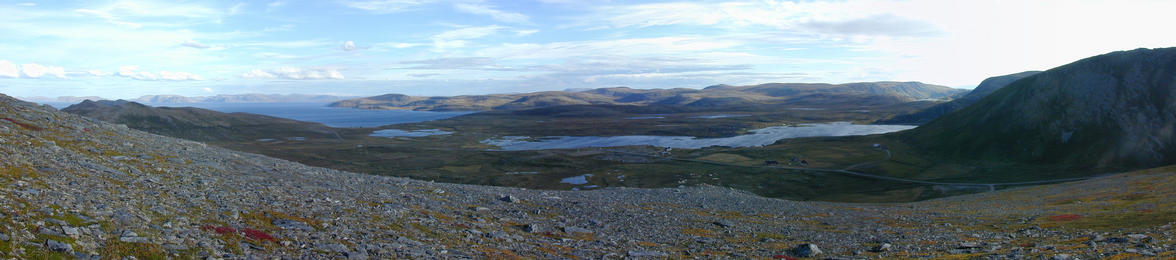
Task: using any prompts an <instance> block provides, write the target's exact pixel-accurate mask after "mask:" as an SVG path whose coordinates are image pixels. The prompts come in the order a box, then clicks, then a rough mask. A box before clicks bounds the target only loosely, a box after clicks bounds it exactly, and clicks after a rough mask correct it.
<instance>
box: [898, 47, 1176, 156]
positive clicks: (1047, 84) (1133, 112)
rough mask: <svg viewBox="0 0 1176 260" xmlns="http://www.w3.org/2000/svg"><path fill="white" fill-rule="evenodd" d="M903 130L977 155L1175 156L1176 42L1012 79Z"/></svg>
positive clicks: (952, 151) (922, 142)
mask: <svg viewBox="0 0 1176 260" xmlns="http://www.w3.org/2000/svg"><path fill="white" fill-rule="evenodd" d="M901 135H902V136H903V137H904V138H905V139H906V140H907V141H908V142H910V143H912V144H914V145H916V146H919V147H922V148H924V149H927V150H929V151H932V152H934V153H939V154H944V155H948V156H954V157H957V158H966V159H974V160H992V161H1019V162H1031V163H1051V164H1054V163H1060V164H1066V165H1073V166H1076V167H1105V168H1143V167H1150V166H1157V165H1166V164H1173V163H1176V48H1164V49H1137V50H1131V51H1119V52H1112V53H1108V54H1103V55H1099V56H1094V57H1090V58H1086V59H1083V60H1079V61H1076V62H1074V63H1070V64H1067V65H1064V66H1060V67H1057V68H1054V69H1050V70H1048V71H1045V72H1041V73H1038V74H1036V75H1033V76H1029V77H1026V78H1023V79H1020V80H1017V81H1015V82H1013V83H1012V84H1010V85H1008V86H1006V87H1004V88H1001V89H999V90H996V91H995V92H993V93H992V94H990V95H988V96H987V97H985V98H983V99H981V100H980V101H979V102H977V103H976V104H974V105H972V106H969V107H967V108H964V109H962V110H959V111H956V112H952V113H949V114H947V115H944V116H942V117H940V118H938V119H935V120H934V121H931V122H930V123H927V124H925V125H922V126H920V127H918V128H916V129H913V130H910V131H907V132H903V133H901Z"/></svg>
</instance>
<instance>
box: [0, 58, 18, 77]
mask: <svg viewBox="0 0 1176 260" xmlns="http://www.w3.org/2000/svg"><path fill="white" fill-rule="evenodd" d="M0 77H4V78H17V77H20V68H17V67H16V64H14V63H12V62H11V61H8V60H0Z"/></svg>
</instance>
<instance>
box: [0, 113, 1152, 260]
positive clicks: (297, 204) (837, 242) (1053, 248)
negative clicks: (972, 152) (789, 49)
mask: <svg viewBox="0 0 1176 260" xmlns="http://www.w3.org/2000/svg"><path fill="white" fill-rule="evenodd" d="M0 154H3V155H4V156H3V160H2V161H0V215H3V216H4V218H2V219H0V256H3V257H9V258H42V257H54V256H64V257H71V256H72V257H77V258H92V259H98V258H103V259H105V258H109V257H118V256H136V257H138V258H166V257H175V258H231V259H237V258H274V257H277V258H290V259H322V258H348V259H366V258H373V259H389V258H425V259H429V258H441V259H461V258H477V259H481V258H516V257H521V258H594V259H595V258H739V259H745V258H776V259H780V258H793V257H818V258H826V257H830V258H851V259H852V258H878V257H883V258H896V257H915V258H933V257H961V258H1050V259H1074V258H1104V257H1156V258H1169V259H1170V258H1173V257H1174V256H1173V250H1174V249H1176V248H1173V247H1172V244H1176V243H1174V242H1173V240H1172V239H1173V237H1176V236H1173V235H1172V233H1173V232H1174V231H1176V230H1174V229H1173V225H1172V224H1173V223H1172V222H1176V212H1174V211H1172V208H1176V207H1174V206H1176V195H1174V193H1176V192H1172V191H1174V190H1176V176H1174V174H1173V172H1176V170H1174V169H1158V170H1152V171H1147V172H1136V173H1130V174H1120V175H1113V176H1109V177H1101V178H1096V179H1092V180H1088V181H1082V182H1075V183H1065V184H1057V185H1047V186H1037V187H1031V188H1021V189H1012V190H1003V191H998V192H991V193H985V194H976V195H968V196H960V197H952V198H944V199H938V200H932V201H924V202H917V203H905V204H843V203H828V202H797V201H787V200H780V199H771V198H763V197H759V196H756V195H754V194H751V193H748V192H744V191H739V190H732V189H728V188H722V187H715V186H699V187H687V188H680V189H632V188H609V189H602V190H592V191H543V190H526V189H518V188H505V187H490V186H474V185H460V184H448V183H433V182H425V181H417V180H411V179H404V178H395V177H382V176H371V175H363V174H356V173H349V172H342V171H336V170H330V169H324V168H317V167H310V166H305V165H301V164H297V163H293V162H289V161H285V160H280V159H275V158H270V157H265V156H261V155H256V154H248V153H241V152H236V151H231V150H226V149H221V148H217V147H212V146H207V145H204V144H201V143H197V142H191V141H185V140H180V139H174V138H168V137H163V136H157V135H152V134H148V133H144V132H140V131H135V130H130V129H127V128H126V127H125V126H119V125H112V124H107V123H102V122H99V121H97V120H93V119H87V118H83V117H79V116H75V115H71V114H66V113H61V112H57V111H56V110H53V109H52V108H47V107H40V106H35V105H33V104H31V103H24V102H21V101H17V100H15V99H12V98H9V97H7V96H3V95H0Z"/></svg>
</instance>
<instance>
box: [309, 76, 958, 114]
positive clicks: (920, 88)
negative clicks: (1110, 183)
mask: <svg viewBox="0 0 1176 260" xmlns="http://www.w3.org/2000/svg"><path fill="white" fill-rule="evenodd" d="M961 91H962V90H958V89H952V88H948V87H944V86H937V85H929V84H923V83H919V82H863V83H848V84H840V85H833V84H800V83H771V84H761V85H753V86H729V85H718V86H711V87H707V88H705V89H702V90H697V89H685V88H676V89H631V88H626V87H617V88H600V89H592V90H585V91H545V92H534V93H524V94H496V95H475V96H455V97H415V96H407V95H401V94H387V95H381V96H374V97H367V98H358V99H348V100H343V101H339V102H335V103H332V104H331V105H330V106H335V107H352V108H363V109H410V110H433V111H449V110H521V109H533V108H544V107H553V106H567V105H638V106H644V105H667V106H684V107H691V108H715V109H729V108H740V107H748V106H759V105H764V104H772V105H779V104H803V105H811V104H819V103H822V102H824V101H827V100H833V99H840V100H859V101H870V102H875V103H877V102H883V103H885V104H893V103H899V102H906V101H913V100H920V99H935V98H944V97H948V96H951V95H953V94H956V93H960V92H961ZM830 97H835V98H832V99H831V98H830ZM883 105H884V104H883ZM777 108H778V107H777Z"/></svg>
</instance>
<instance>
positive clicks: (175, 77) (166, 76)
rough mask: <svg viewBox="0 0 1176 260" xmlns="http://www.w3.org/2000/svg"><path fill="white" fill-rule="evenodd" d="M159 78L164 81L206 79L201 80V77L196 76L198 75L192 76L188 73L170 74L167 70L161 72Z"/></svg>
mask: <svg viewBox="0 0 1176 260" xmlns="http://www.w3.org/2000/svg"><path fill="white" fill-rule="evenodd" d="M159 78H160V79H163V80H174V81H184V80H204V78H201V77H200V76H199V75H196V74H192V73H188V72H169V71H166V70H165V71H160V72H159Z"/></svg>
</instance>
